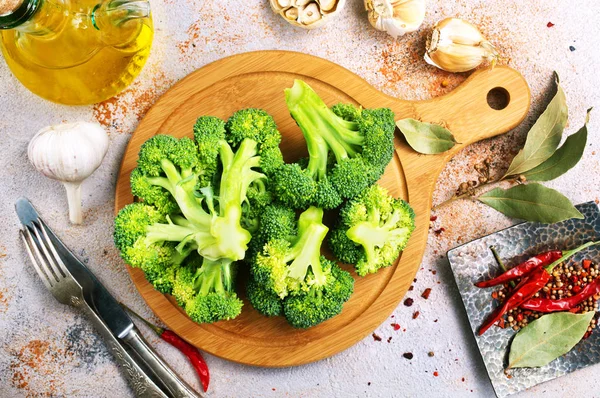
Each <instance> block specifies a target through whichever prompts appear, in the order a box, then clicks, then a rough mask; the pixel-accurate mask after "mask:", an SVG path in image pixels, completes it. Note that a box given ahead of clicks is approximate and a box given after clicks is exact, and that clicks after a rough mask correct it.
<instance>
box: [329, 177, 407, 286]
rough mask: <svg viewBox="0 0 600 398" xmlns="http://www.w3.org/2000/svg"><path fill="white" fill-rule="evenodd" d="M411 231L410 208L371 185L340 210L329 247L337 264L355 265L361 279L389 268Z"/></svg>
mask: <svg viewBox="0 0 600 398" xmlns="http://www.w3.org/2000/svg"><path fill="white" fill-rule="evenodd" d="M414 229H415V214H414V212H413V210H412V208H411V207H410V205H409V204H408V203H407V202H405V201H403V200H402V199H395V198H393V197H392V196H390V195H389V194H388V192H387V190H386V189H385V188H382V187H380V186H379V185H373V186H371V187H369V188H367V189H366V190H365V191H363V193H361V194H360V195H359V196H357V197H356V198H354V199H352V200H350V201H348V202H347V203H346V204H345V205H344V206H343V207H342V209H341V210H340V222H339V225H338V226H337V227H336V228H335V229H334V231H333V232H332V234H331V235H330V237H329V246H330V248H331V249H332V251H333V253H334V254H335V255H336V256H337V257H338V258H339V259H340V260H341V261H344V262H348V263H353V264H355V267H356V272H357V273H358V274H359V275H361V276H365V275H366V274H369V273H375V272H377V271H378V270H379V269H381V268H384V267H388V266H390V265H392V264H393V263H394V261H396V259H397V258H398V256H399V254H400V252H401V251H402V250H403V249H404V247H405V246H406V244H407V243H408V240H409V238H410V236H411V234H412V232H413V230H414ZM344 235H346V238H347V239H346V238H344ZM352 244H354V245H355V247H354V249H352Z"/></svg>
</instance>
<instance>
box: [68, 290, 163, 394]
mask: <svg viewBox="0 0 600 398" xmlns="http://www.w3.org/2000/svg"><path fill="white" fill-rule="evenodd" d="M71 301H72V304H73V305H74V306H76V307H78V308H79V309H81V310H82V311H83V312H84V313H85V314H86V315H87V316H88V318H89V319H90V320H91V321H92V323H93V324H94V326H95V327H96V330H97V331H98V332H99V333H100V335H101V336H102V337H103V338H104V341H105V342H106V346H107V347H108V350H109V351H110V353H111V354H112V355H113V356H114V357H115V358H116V360H117V362H118V363H119V365H120V366H121V367H122V368H123V369H124V370H125V372H124V373H125V377H126V378H127V381H128V382H129V384H130V386H131V388H132V389H133V392H134V394H135V396H136V397H144V398H145V397H152V398H154V397H156V398H169V397H168V396H167V395H166V394H165V393H164V392H163V391H162V390H161V389H160V388H159V387H158V386H157V385H156V383H154V381H152V379H151V378H150V377H149V376H148V375H147V374H146V373H145V372H144V370H143V369H142V368H141V367H140V366H139V365H138V363H137V362H136V361H135V360H134V358H132V356H131V355H130V354H129V352H127V350H125V348H124V347H123V346H122V345H121V342H120V341H119V339H117V338H116V337H115V336H114V335H113V334H112V332H111V331H110V329H109V328H108V327H107V326H106V325H105V324H104V322H102V320H101V319H100V317H99V316H98V314H96V313H95V312H94V311H93V310H92V309H91V308H90V306H89V305H88V304H87V302H86V301H85V300H83V299H78V298H77V297H72V298H71ZM74 301H79V302H78V303H77V302H74Z"/></svg>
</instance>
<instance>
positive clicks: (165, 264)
mask: <svg viewBox="0 0 600 398" xmlns="http://www.w3.org/2000/svg"><path fill="white" fill-rule="evenodd" d="M167 220H168V219H167V218H166V217H165V216H164V215H163V214H162V213H161V212H159V211H158V210H157V209H156V208H154V207H153V206H149V205H147V204H144V203H133V204H130V205H127V206H125V207H124V208H123V209H121V211H120V212H119V214H118V215H117V217H116V218H115V224H114V227H115V229H114V240H115V246H117V248H118V249H119V250H120V252H121V257H123V259H124V260H125V261H126V262H127V263H128V264H129V265H131V266H132V267H134V268H141V269H142V271H144V274H145V275H146V279H148V281H149V282H150V283H151V284H152V285H153V286H154V287H155V288H156V289H157V290H158V291H160V292H162V293H170V291H171V289H172V286H173V278H174V269H175V267H178V266H179V265H180V264H181V263H182V262H183V261H184V260H185V258H186V257H187V256H188V255H189V254H190V253H191V252H192V251H193V250H194V247H193V245H192V246H191V247H188V248H186V249H179V248H178V247H177V244H176V243H174V242H170V241H169V240H168V239H163V236H162V235H163V233H166V234H172V233H180V231H181V228H182V227H180V226H177V225H174V224H165V222H166V221H167ZM185 233H187V232H183V233H180V236H183V235H184V234H185Z"/></svg>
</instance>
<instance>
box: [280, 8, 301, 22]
mask: <svg viewBox="0 0 600 398" xmlns="http://www.w3.org/2000/svg"><path fill="white" fill-rule="evenodd" d="M283 16H284V17H285V18H286V19H288V20H289V21H294V22H296V20H297V19H298V9H297V8H288V9H287V10H285V12H284V14H283Z"/></svg>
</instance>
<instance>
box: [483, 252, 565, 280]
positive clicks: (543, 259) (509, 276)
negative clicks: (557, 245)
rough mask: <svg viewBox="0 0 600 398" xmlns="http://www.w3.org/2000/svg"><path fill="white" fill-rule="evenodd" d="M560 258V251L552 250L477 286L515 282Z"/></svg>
mask: <svg viewBox="0 0 600 398" xmlns="http://www.w3.org/2000/svg"><path fill="white" fill-rule="evenodd" d="M560 256H562V252H561V251H560V250H551V251H548V252H545V253H542V254H538V255H537V256H535V257H531V258H530V259H529V260H527V261H525V262H522V263H521V264H519V265H516V266H514V267H513V268H511V269H509V270H508V271H506V272H505V273H503V274H501V275H500V276H497V277H495V278H493V279H490V280H487V281H481V282H477V283H476V284H475V286H477V287H481V288H483V287H492V286H497V285H501V284H503V283H506V282H508V281H512V280H515V279H517V278H521V277H523V276H525V275H527V274H529V273H530V272H531V271H532V270H533V269H535V268H537V267H543V266H545V265H548V264H550V263H552V262H553V261H556V260H557V259H559V258H560Z"/></svg>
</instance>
